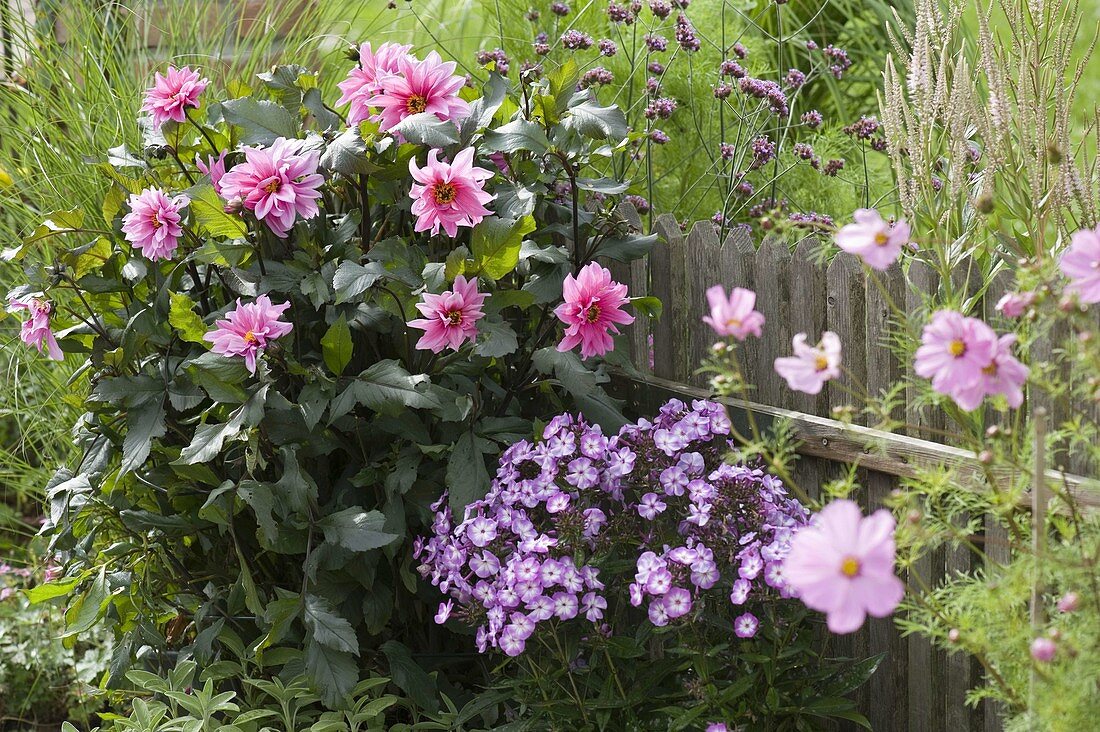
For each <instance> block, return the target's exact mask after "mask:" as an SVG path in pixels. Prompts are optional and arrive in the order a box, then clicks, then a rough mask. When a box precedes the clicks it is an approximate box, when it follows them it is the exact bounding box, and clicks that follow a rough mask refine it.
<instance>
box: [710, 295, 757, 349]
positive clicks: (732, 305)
mask: <svg viewBox="0 0 1100 732" xmlns="http://www.w3.org/2000/svg"><path fill="white" fill-rule="evenodd" d="M707 302H708V303H710V315H704V316H703V322H704V323H706V324H707V325H709V326H710V327H711V328H712V329H713V330H714V332H715V333H717V334H718V335H720V336H732V337H733V338H736V339H737V340H739V341H743V340H745V339H746V338H748V337H749V336H750V335H754V336H756V337H757V338H759V337H760V333H761V328H763V326H764V316H763V314H761V313H759V312H757V311H756V310H754V309H753V306H754V305H756V293H755V292H753V291H752V290H746V289H745V288H743V287H735V288H733V290H732V291H731V292H730V295H729V297H728V298H727V297H726V291H725V289H724V288H723V287H722V286H721V285H714V286H713V287H711V288H709V289H707Z"/></svg>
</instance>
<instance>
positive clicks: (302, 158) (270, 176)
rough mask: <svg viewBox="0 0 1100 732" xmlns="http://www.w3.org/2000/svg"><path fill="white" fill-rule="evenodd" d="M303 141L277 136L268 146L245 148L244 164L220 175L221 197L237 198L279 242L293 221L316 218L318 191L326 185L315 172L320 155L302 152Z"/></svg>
mask: <svg viewBox="0 0 1100 732" xmlns="http://www.w3.org/2000/svg"><path fill="white" fill-rule="evenodd" d="M303 144H305V140H288V139H286V138H284V137H280V138H279V139H277V140H275V142H274V143H272V145H271V147H266V148H256V147H247V148H245V150H244V155H245V161H244V162H243V163H241V164H240V165H235V166H233V169H232V170H230V171H229V172H228V173H226V174H225V175H224V176H222V179H221V187H222V196H224V197H225V198H226V199H229V200H232V199H234V198H240V199H241V202H242V203H243V205H244V207H245V208H246V209H248V210H249V211H252V212H254V213H255V214H256V218H258V219H259V220H261V221H263V222H264V223H265V224H267V227H268V228H269V229H271V231H272V232H274V234H275V236H277V237H279V238H280V239H285V238H286V237H287V232H288V231H289V230H290V228H291V227H292V226H294V222H295V220H297V219H299V218H302V219H311V218H313V217H314V216H316V215H317V212H318V208H317V199H318V198H320V197H321V192H320V191H319V190H318V189H319V188H320V187H321V185H322V184H323V183H324V182H325V178H324V176H322V175H321V174H320V173H318V172H317V163H318V161H319V159H320V153H319V152H318V151H317V150H311V151H309V152H306V153H302V145H303Z"/></svg>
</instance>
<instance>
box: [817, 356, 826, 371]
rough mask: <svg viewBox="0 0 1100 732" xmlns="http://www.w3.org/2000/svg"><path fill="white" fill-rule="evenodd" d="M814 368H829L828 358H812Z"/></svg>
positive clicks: (820, 369) (822, 369)
mask: <svg viewBox="0 0 1100 732" xmlns="http://www.w3.org/2000/svg"><path fill="white" fill-rule="evenodd" d="M814 368H816V369H817V370H818V371H824V370H825V369H827V368H829V359H827V358H825V357H824V356H817V357H816V358H814Z"/></svg>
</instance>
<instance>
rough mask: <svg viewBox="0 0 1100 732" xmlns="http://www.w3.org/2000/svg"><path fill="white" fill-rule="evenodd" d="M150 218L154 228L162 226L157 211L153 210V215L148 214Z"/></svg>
mask: <svg viewBox="0 0 1100 732" xmlns="http://www.w3.org/2000/svg"><path fill="white" fill-rule="evenodd" d="M150 219H152V221H153V228H154V229H159V228H160V227H162V226H164V224H163V223H162V222H161V220H160V215H159V214H158V213H157V212H155V211H154V212H153V215H152V216H150Z"/></svg>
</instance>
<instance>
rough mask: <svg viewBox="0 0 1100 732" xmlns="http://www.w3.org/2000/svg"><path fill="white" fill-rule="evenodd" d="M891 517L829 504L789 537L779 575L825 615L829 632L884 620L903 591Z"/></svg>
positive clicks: (881, 512) (883, 512)
mask: <svg viewBox="0 0 1100 732" xmlns="http://www.w3.org/2000/svg"><path fill="white" fill-rule="evenodd" d="M894 527H895V522H894V517H893V516H891V515H890V513H889V512H888V511H886V510H885V509H879V510H878V511H876V512H874V513H873V514H871V515H870V516H866V517H864V516H862V515H861V513H860V510H859V506H858V505H857V504H856V503H855V502H854V501H849V500H838V501H833V502H832V503H830V504H829V505H828V506H826V507H825V508H823V509H822V510H821V512H820V513H819V514H817V516H816V517H815V518H814V520H813V521H812V522H811V523H810V524H809V525H807V526H805V527H803V528H801V529H798V530H797V531H796V532H795V535H794V537H793V538H792V539H791V548H790V552H789V553H788V554H787V557H786V559H784V561H783V574H784V576H786V578H787V581H788V582H789V583H790V588H791V590H792V592H793V593H794V595H795V596H796V597H798V598H799V599H801V600H802V602H803V603H805V604H806V606H807V607H809V608H811V609H813V610H818V611H821V612H824V613H826V614H827V618H826V620H827V624H828V626H829V630H831V631H832V632H834V633H851V632H853V631H854V630H856V629H857V628H859V627H860V626H861V625H863V621H864V619H866V617H867V615H868V614H871V615H873V616H874V617H876V618H882V617H886V616H887V615H889V614H890V613H892V612H893V611H894V609H895V608H896V607H897V606H898V603H899V602H901V598H902V595H903V594H904V593H905V585H903V584H902V582H901V580H899V579H898V578H897V577H896V576H895V575H894V551H895V550H894Z"/></svg>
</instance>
